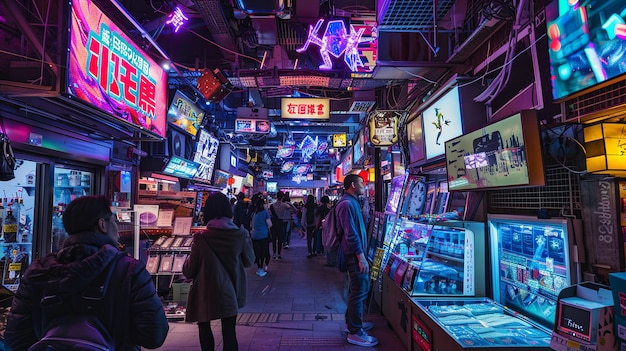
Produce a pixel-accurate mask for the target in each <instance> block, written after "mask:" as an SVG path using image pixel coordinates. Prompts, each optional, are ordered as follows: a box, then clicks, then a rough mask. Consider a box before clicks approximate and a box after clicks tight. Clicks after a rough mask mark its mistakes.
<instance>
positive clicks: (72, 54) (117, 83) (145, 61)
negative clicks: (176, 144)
mask: <svg viewBox="0 0 626 351" xmlns="http://www.w3.org/2000/svg"><path fill="white" fill-rule="evenodd" d="M71 4H72V5H71V14H70V16H69V18H70V24H69V27H70V36H69V44H68V45H69V48H68V60H67V84H66V92H67V94H69V95H72V96H74V97H76V98H77V99H79V100H81V101H82V102H85V103H87V104H89V105H90V106H93V107H96V108H98V109H100V110H102V111H104V112H106V113H108V114H110V115H113V116H115V117H116V118H117V119H118V120H121V121H124V122H125V123H128V124H131V125H135V126H139V127H141V128H142V129H143V130H145V131H148V132H150V133H153V134H156V135H158V136H160V137H165V132H166V126H167V122H166V115H165V114H166V111H165V106H167V105H166V104H167V73H166V72H165V71H164V70H163V69H162V68H161V66H159V64H158V63H156V62H155V61H154V60H153V59H151V58H150V55H148V54H146V53H145V52H144V51H143V50H142V49H141V47H140V46H139V45H137V44H136V43H134V42H133V41H132V40H131V39H130V37H128V36H127V35H126V34H125V33H124V31H123V30H122V29H121V28H120V27H118V26H117V25H116V24H115V23H114V22H113V21H111V19H109V18H108V17H107V16H105V15H104V13H103V12H102V11H101V10H100V9H99V8H98V7H97V6H96V5H95V3H94V1H93V0H81V1H72V2H71Z"/></svg>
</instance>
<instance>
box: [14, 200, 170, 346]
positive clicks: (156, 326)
mask: <svg viewBox="0 0 626 351" xmlns="http://www.w3.org/2000/svg"><path fill="white" fill-rule="evenodd" d="M109 206H110V203H109V201H108V200H107V199H106V197H104V196H83V197H80V198H78V199H76V200H74V201H72V202H71V203H70V204H69V205H68V206H67V208H66V210H65V213H64V215H63V225H64V227H65V230H66V231H67V232H68V234H69V237H68V238H67V239H66V240H65V242H64V243H63V248H62V249H61V250H59V251H58V252H53V253H50V254H48V255H46V256H44V257H42V258H41V259H39V260H35V261H33V263H32V264H31V265H30V266H29V267H28V269H27V270H26V272H25V273H24V277H23V278H22V281H21V283H20V286H19V288H18V289H17V292H16V294H15V296H14V298H13V305H12V307H11V312H10V314H9V317H8V321H7V326H6V330H5V343H6V347H7V350H26V349H28V348H29V347H30V346H31V345H32V344H34V343H35V342H37V341H38V340H39V339H41V337H42V335H43V333H44V330H43V327H45V326H43V325H42V324H43V323H42V320H41V319H42V318H43V317H44V316H43V315H42V313H43V311H42V308H41V306H40V301H41V299H42V296H43V294H44V289H46V288H47V287H48V286H49V284H51V282H57V283H58V282H59V281H61V282H62V284H59V286H60V290H62V291H59V293H61V294H66V293H67V294H78V296H80V294H81V292H82V291H83V290H84V289H85V287H87V286H89V285H90V283H91V282H92V281H94V280H95V279H96V278H97V277H99V276H100V275H102V274H103V273H104V272H106V271H107V270H108V267H109V264H115V263H116V262H114V261H115V260H118V261H117V265H116V266H115V270H114V271H113V274H112V276H111V281H110V282H109V284H112V285H115V286H116V287H117V289H107V293H106V295H105V297H104V299H105V301H106V302H107V303H110V304H109V306H110V308H108V309H105V312H104V313H102V314H101V315H98V319H99V320H100V322H101V323H102V325H103V326H104V327H105V328H106V329H107V330H108V331H109V333H110V334H111V337H112V339H113V342H114V343H115V350H138V349H139V346H142V347H145V348H149V349H155V348H158V347H159V346H161V345H162V344H163V342H164V341H165V338H166V336H167V332H168V330H169V326H168V323H167V318H166V317H165V312H164V310H163V304H162V303H161V301H160V300H159V297H158V296H157V294H156V290H155V287H154V284H153V283H152V278H151V277H150V274H149V273H148V272H147V271H146V269H145V265H144V264H142V263H141V262H139V261H137V260H135V259H134V258H132V257H130V256H128V255H120V254H119V251H118V249H117V241H118V239H119V234H118V231H117V223H116V221H115V216H114V215H113V213H112V212H111V209H110V207H109ZM77 298H80V297H77ZM70 313H71V312H70ZM64 315H65V313H64ZM55 317H57V316H49V315H45V318H46V320H52V319H54V318H55ZM59 317H60V316H59Z"/></svg>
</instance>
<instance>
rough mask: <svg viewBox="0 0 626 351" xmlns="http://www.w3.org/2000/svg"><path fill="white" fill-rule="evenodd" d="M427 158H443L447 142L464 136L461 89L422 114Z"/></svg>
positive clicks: (449, 92) (452, 91)
mask: <svg viewBox="0 0 626 351" xmlns="http://www.w3.org/2000/svg"><path fill="white" fill-rule="evenodd" d="M422 118H423V120H424V121H423V124H424V125H423V135H424V144H425V146H426V158H427V159H433V158H438V157H439V156H443V155H444V153H445V147H444V145H445V142H446V141H447V140H450V139H452V138H456V137H458V136H459V135H461V134H463V121H462V119H461V102H460V96H459V88H458V87H454V88H452V89H451V90H450V91H448V92H447V93H445V95H443V96H442V97H441V98H439V99H438V100H437V101H435V102H434V103H433V104H431V105H430V106H428V107H427V108H426V109H425V110H424V111H423V112H422Z"/></svg>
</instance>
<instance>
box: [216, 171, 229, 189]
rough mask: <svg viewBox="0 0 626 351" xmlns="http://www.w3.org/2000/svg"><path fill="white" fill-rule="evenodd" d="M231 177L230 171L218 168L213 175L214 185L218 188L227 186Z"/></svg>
mask: <svg viewBox="0 0 626 351" xmlns="http://www.w3.org/2000/svg"><path fill="white" fill-rule="evenodd" d="M229 178H230V173H228V172H224V171H222V170H219V169H216V170H215V175H214V176H213V185H214V186H216V187H218V188H226V187H227V186H228V179H229Z"/></svg>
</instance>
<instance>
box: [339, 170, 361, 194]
mask: <svg viewBox="0 0 626 351" xmlns="http://www.w3.org/2000/svg"><path fill="white" fill-rule="evenodd" d="M359 178H361V177H360V176H359V175H358V174H348V175H347V176H346V177H345V178H344V180H343V188H344V189H345V190H348V189H350V186H351V185H352V183H355V182H357V181H358V179H359Z"/></svg>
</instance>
